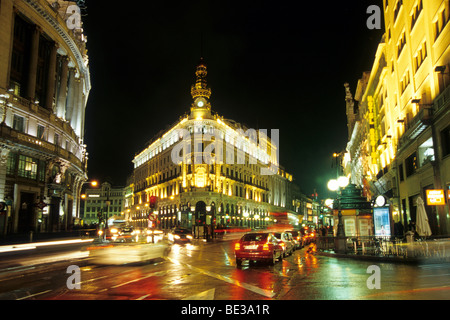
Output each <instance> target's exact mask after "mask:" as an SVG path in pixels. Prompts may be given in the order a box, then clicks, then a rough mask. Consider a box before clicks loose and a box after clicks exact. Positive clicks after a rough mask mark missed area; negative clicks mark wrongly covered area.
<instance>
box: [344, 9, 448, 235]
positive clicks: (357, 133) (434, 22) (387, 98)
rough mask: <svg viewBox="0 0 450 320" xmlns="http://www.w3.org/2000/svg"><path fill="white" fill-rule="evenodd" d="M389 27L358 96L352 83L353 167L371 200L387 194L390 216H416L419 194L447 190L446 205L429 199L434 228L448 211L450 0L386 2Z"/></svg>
mask: <svg viewBox="0 0 450 320" xmlns="http://www.w3.org/2000/svg"><path fill="white" fill-rule="evenodd" d="M383 12H384V21H385V34H384V36H383V39H382V41H381V42H380V44H379V46H378V49H377V52H376V55H375V60H374V63H373V66H372V70H370V72H365V73H364V75H363V77H362V78H361V80H360V81H359V83H358V87H357V88H356V92H355V96H354V97H353V96H352V95H351V93H350V89H349V87H348V85H346V87H347V89H346V107H347V116H348V124H349V129H350V128H351V129H352V130H351V133H350V134H349V143H348V146H347V151H348V154H349V161H348V162H347V164H348V165H347V173H351V179H352V183H355V184H357V185H359V186H361V187H363V188H364V192H365V195H366V196H367V197H368V198H369V199H373V198H375V197H376V196H378V195H383V196H384V197H385V198H386V199H388V203H389V204H390V205H391V214H392V220H393V221H394V222H401V223H402V224H403V225H404V226H405V227H406V226H407V225H408V223H409V221H410V220H411V221H413V222H414V221H415V220H416V210H417V199H418V197H421V198H422V199H426V194H427V190H442V192H443V193H444V194H445V196H446V197H447V200H446V201H445V203H444V204H443V205H427V206H426V211H427V214H428V220H429V223H430V227H431V229H432V232H433V234H434V235H444V234H448V232H449V231H450V229H449V227H450V224H449V223H450V217H449V209H448V196H449V194H450V193H449V190H450V138H449V137H450V136H449V134H450V112H449V110H450V109H449V108H450V88H449V84H450V77H449V74H450V73H449V69H450V24H449V23H448V21H449V20H450V19H449V14H450V8H449V2H448V1H443V0H429V1H428V0H427V1H425V0H403V1H402V0H395V1H391V0H389V1H387V0H385V1H384V10H383Z"/></svg>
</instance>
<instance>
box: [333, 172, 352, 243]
mask: <svg viewBox="0 0 450 320" xmlns="http://www.w3.org/2000/svg"><path fill="white" fill-rule="evenodd" d="M348 183H349V180H348V178H347V177H344V176H341V177H339V178H337V179H332V180H330V181H328V189H330V190H331V191H337V192H338V198H339V193H340V190H341V189H342V188H345V187H346V186H347V185H348ZM338 198H337V199H336V200H337V205H338V228H337V232H336V237H337V243H336V249H337V251H338V252H343V251H345V245H346V244H345V230H344V223H343V221H342V212H341V199H338Z"/></svg>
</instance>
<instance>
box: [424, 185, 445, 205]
mask: <svg viewBox="0 0 450 320" xmlns="http://www.w3.org/2000/svg"><path fill="white" fill-rule="evenodd" d="M426 192H427V205H429V206H443V205H445V194H444V190H443V189H436V190H426Z"/></svg>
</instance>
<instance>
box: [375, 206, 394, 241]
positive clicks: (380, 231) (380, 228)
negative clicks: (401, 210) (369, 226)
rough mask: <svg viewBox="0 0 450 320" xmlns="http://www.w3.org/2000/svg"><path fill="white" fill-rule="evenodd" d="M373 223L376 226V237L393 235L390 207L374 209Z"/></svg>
mask: <svg viewBox="0 0 450 320" xmlns="http://www.w3.org/2000/svg"><path fill="white" fill-rule="evenodd" d="M373 222H374V226H375V236H390V235H391V220H390V216H389V207H375V208H373Z"/></svg>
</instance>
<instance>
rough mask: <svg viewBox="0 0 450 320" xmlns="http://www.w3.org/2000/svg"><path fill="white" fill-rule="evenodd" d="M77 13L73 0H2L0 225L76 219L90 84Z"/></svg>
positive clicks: (7, 228)
mask: <svg viewBox="0 0 450 320" xmlns="http://www.w3.org/2000/svg"><path fill="white" fill-rule="evenodd" d="M80 13H81V11H80V8H79V7H78V6H77V4H76V2H72V1H62V0H58V1H56V0H48V1H45V0H2V1H0V112H1V123H0V148H1V158H0V160H1V166H0V201H2V202H4V203H5V204H6V209H7V210H6V212H5V213H4V214H2V215H0V233H23V232H29V231H34V232H55V231H63V230H69V229H70V228H71V227H72V226H73V225H74V224H76V223H77V221H78V218H79V217H78V214H79V206H80V199H79V198H80V197H79V194H80V190H81V187H82V185H83V183H84V182H85V181H86V180H87V176H86V167H87V154H86V146H85V144H84V117H85V108H86V101H87V99H88V95H89V91H90V88H91V83H90V75H89V67H88V57H87V54H86V38H85V36H84V35H83V29H82V22H81V14H80Z"/></svg>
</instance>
